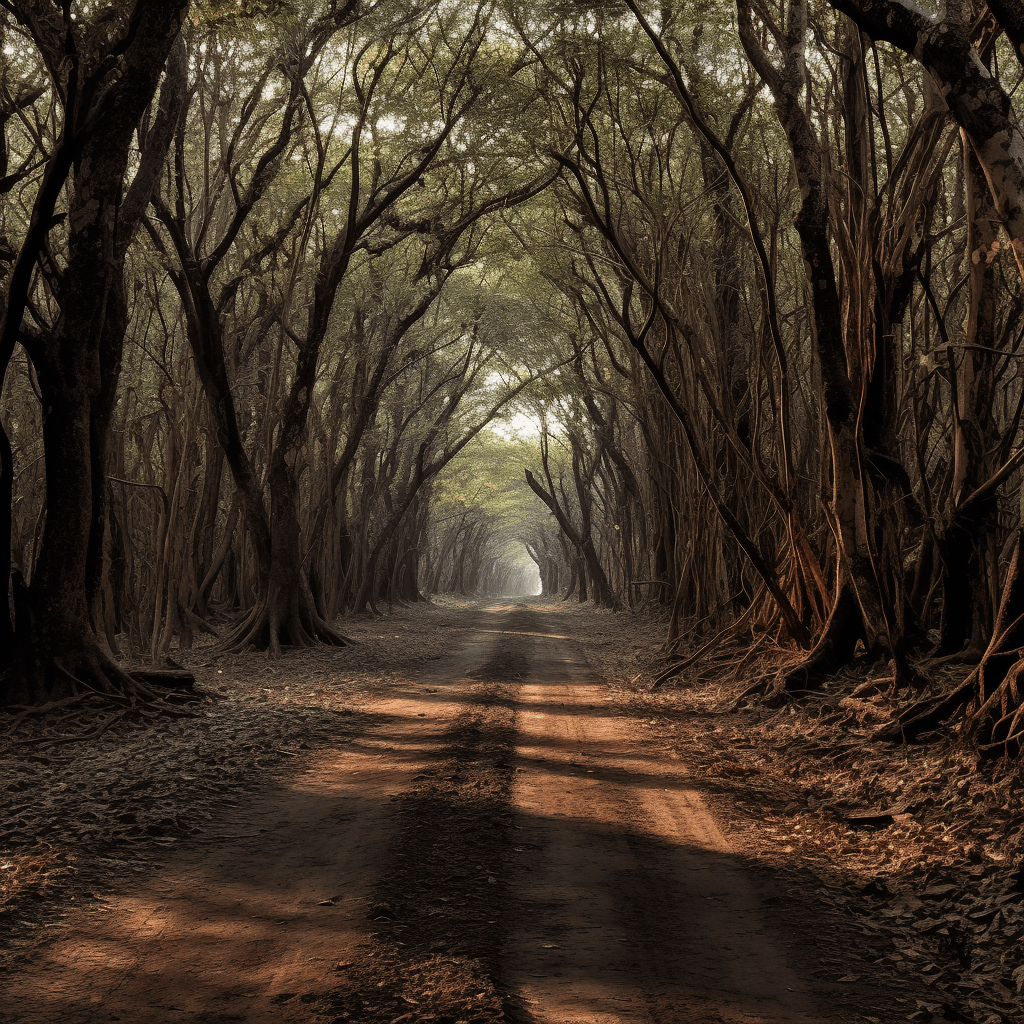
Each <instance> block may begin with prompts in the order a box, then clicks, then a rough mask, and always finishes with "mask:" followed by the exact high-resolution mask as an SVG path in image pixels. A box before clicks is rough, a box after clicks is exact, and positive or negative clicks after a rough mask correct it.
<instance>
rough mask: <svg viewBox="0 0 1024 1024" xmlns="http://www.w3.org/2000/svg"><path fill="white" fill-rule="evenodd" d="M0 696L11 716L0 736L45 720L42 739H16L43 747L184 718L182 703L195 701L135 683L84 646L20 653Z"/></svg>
mask: <svg viewBox="0 0 1024 1024" xmlns="http://www.w3.org/2000/svg"><path fill="white" fill-rule="evenodd" d="M0 694H3V696H4V698H5V699H6V703H5V705H4V706H2V707H0V712H2V713H4V714H9V715H11V716H12V718H11V720H10V722H9V723H8V724H7V725H6V728H4V730H3V731H4V733H5V734H6V735H7V736H11V737H13V736H14V735H15V733H16V732H17V730H18V728H19V727H20V726H22V725H23V724H24V722H25V721H26V720H27V719H29V718H33V717H40V718H44V719H49V721H48V723H47V725H48V733H47V735H45V736H42V737H33V738H30V739H25V740H18V741H17V742H19V743H32V744H44V745H53V744H57V743H73V742H78V741H81V740H90V739H96V738H97V737H99V736H101V735H102V734H103V733H104V732H106V731H107V730H108V729H109V728H110V727H111V726H112V725H114V724H115V723H116V722H118V721H120V720H122V719H124V718H130V719H138V720H143V719H158V718H163V717H168V716H170V717H189V716H191V715H192V714H193V712H191V711H189V710H187V709H186V708H184V707H183V706H182V705H184V704H187V703H193V702H195V701H196V700H198V699H200V698H199V696H198V695H197V694H194V693H183V692H180V691H179V692H168V691H166V690H161V689H160V688H158V687H155V686H152V685H150V684H148V683H147V682H145V681H143V680H140V679H137V678H135V677H134V676H132V675H131V674H130V673H128V672H126V671H125V670H124V669H122V668H121V667H120V666H119V665H117V664H116V663H115V662H114V661H113V660H112V659H111V658H109V657H108V656H107V655H106V654H105V653H103V652H102V651H101V650H100V649H99V648H98V647H96V646H95V645H88V644H84V643H83V644H82V645H80V646H79V647H78V648H77V649H74V650H68V649H66V650H64V651H63V652H61V654H59V655H52V656H50V657H31V656H29V654H28V653H27V652H26V651H25V650H24V649H22V650H21V651H19V653H18V655H16V657H15V660H14V663H13V664H12V665H11V667H10V668H9V669H8V670H7V671H6V672H4V673H3V674H0ZM100 716H103V718H102V720H101V721H99V722H97V719H98V718H100Z"/></svg>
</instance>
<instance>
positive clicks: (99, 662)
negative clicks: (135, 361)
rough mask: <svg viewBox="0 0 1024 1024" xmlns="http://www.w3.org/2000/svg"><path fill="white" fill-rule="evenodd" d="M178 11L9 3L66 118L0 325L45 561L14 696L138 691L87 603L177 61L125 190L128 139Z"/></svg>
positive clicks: (1, 360) (97, 563)
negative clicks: (58, 257) (45, 283)
mask: <svg viewBox="0 0 1024 1024" xmlns="http://www.w3.org/2000/svg"><path fill="white" fill-rule="evenodd" d="M187 9H188V3H187V0H179V2H169V3H167V4H161V5H156V6H154V5H145V4H139V5H137V6H136V7H135V8H134V9H132V10H131V11H130V12H127V13H124V14H115V16H114V17H113V18H107V17H104V16H97V17H96V19H95V20H94V21H93V22H90V23H81V22H73V21H72V20H71V17H70V10H69V8H67V7H64V8H58V7H56V6H55V5H53V4H51V3H49V2H44V0H38V2H26V3H23V4H22V3H14V4H11V5H9V10H10V11H11V12H12V14H13V16H14V18H15V19H16V21H17V23H18V25H19V26H20V27H21V29H22V30H23V31H24V32H25V33H26V35H27V36H28V37H29V38H30V39H31V41H32V43H33V45H34V46H35V47H36V48H37V49H38V52H39V55H40V58H41V60H42V62H43V64H44V65H45V67H46V68H47V71H48V74H49V77H50V82H49V90H50V92H51V95H52V97H53V102H54V103H55V104H57V105H58V107H59V110H60V114H61V116H62V122H61V131H60V135H59V136H58V138H57V139H56V141H55V143H54V146H53V149H52V152H51V153H50V155H49V158H48V160H47V164H46V167H45V170H44V172H43V174H42V177H41V180H40V182H39V186H38V190H37V193H36V198H35V203H34V207H33V210H32V218H31V221H30V223H29V224H28V227H27V230H26V231H25V235H24V237H23V240H22V243H21V247H20V251H19V253H18V256H17V259H16V261H15V264H14V267H13V269H12V271H11V274H10V279H9V282H8V286H7V294H6V302H5V305H4V309H3V321H2V324H0V366H2V367H3V369H4V371H5V372H6V369H7V366H8V364H9V362H10V359H11V355H12V353H13V349H14V345H15V343H16V342H20V343H21V344H22V345H23V346H24V347H25V350H26V352H27V353H28V354H29V357H30V359H31V361H32V364H33V367H34V368H35V372H36V374H37V377H38V382H39V389H40V398H41V402H42V406H43V411H44V412H43V427H42V429H43V442H44V446H45V454H46V469H47V476H46V522H45V527H44V530H43V536H42V543H41V546H40V551H39V557H38V560H37V561H36V564H35V567H34V572H33V575H32V579H31V581H30V583H29V585H28V588H27V592H22V590H21V586H20V584H19V583H16V591H15V607H16V619H15V624H14V628H15V647H14V651H13V659H12V661H11V663H10V664H9V666H8V667H7V669H6V671H5V673H4V677H3V679H4V697H3V699H4V700H5V702H8V703H9V702H13V701H15V700H17V699H22V698H25V699H39V698H40V697H41V696H48V697H51V698H55V699H56V698H60V697H63V696H67V695H69V694H75V693H78V692H81V691H82V690H83V689H94V690H98V691H100V692H104V693H119V692H122V691H124V690H125V689H132V688H133V686H134V684H133V682H132V681H131V680H130V679H129V677H127V676H126V675H125V674H124V673H123V672H122V671H121V670H120V669H119V668H118V667H117V666H116V665H115V664H114V663H113V662H112V661H111V660H110V659H109V658H108V657H107V656H106V655H105V654H104V653H103V652H102V650H101V649H100V647H99V646H98V644H97V642H96V639H95V632H94V626H93V622H92V619H91V608H90V605H91V604H92V602H93V600H94V599H95V597H96V594H97V591H98V587H99V584H100V579H101V575H102V554H101V551H102V548H101V543H102V536H103V529H104V501H105V487H104V481H103V477H104V471H105V459H106V442H107V433H108V429H109V425H110V416H111V412H112V408H113V403H114V400H115V394H116V387H117V381H118V374H119V370H120V363H121V352H122V348H123V343H124V333H125V329H126V325H127V299H126V295H125V288H124V277H123V272H124V260H125V254H126V252H127V248H128V245H129V243H130V241H131V238H132V234H133V232H134V230H135V227H136V225H137V223H138V220H139V217H140V216H141V213H142V210H143V208H144V206H145V203H146V202H147V201H148V197H149V193H150V191H151V190H152V188H153V186H154V184H155V181H156V177H157V175H158V173H159V169H160V167H161V166H162V164H163V157H164V154H165V153H166V149H167V145H168V144H169V141H170V129H171V127H172V126H173V124H174V122H175V121H176V118H177V115H178V110H179V107H178V94H179V90H180V86H181V74H180V63H179V64H176V65H173V66H172V67H171V68H170V70H169V72H168V76H167V78H166V81H165V87H164V91H163V96H162V101H161V111H160V113H159V115H158V117H157V118H156V120H155V121H154V123H153V126H152V129H151V130H150V131H148V132H146V133H145V134H144V136H143V141H142V144H141V145H142V148H141V152H140V155H139V163H138V168H137V170H136V173H135V176H134V177H133V178H132V180H131V183H130V185H128V183H127V173H128V166H129V157H130V155H131V144H132V140H133V138H134V137H135V135H136V132H137V131H138V126H139V123H140V121H141V120H142V118H143V116H144V115H145V113H146V111H147V108H148V107H149V104H150V102H151V100H152V99H153V96H154V94H155V92H156V89H157V85H158V83H159V80H160V76H161V72H162V70H163V68H164V65H165V63H167V60H168V56H169V55H170V54H171V51H172V48H173V46H174V43H175V40H176V39H177V38H178V33H179V30H180V27H181V20H182V18H183V16H184V14H185V12H186V11H187ZM65 186H66V188H67V207H66V210H65V211H64V214H65V216H63V217H61V216H59V215H58V214H57V211H58V208H59V204H60V202H61V196H62V193H64V190H65ZM126 186H127V187H126ZM60 221H63V222H64V225H63V227H62V230H63V231H65V232H66V234H65V236H64V252H65V254H66V256H65V258H64V260H62V261H61V262H60V263H59V264H56V265H55V261H53V260H52V258H51V257H50V251H51V245H52V243H51V242H50V236H51V233H52V232H53V231H54V228H55V226H56V223H57V222H60ZM44 272H45V273H46V274H47V276H48V277H51V278H52V280H51V282H50V284H51V289H52V291H51V293H50V294H51V295H52V300H53V307H51V308H50V309H48V310H46V311H45V312H44V311H43V310H42V309H40V308H39V307H38V306H37V305H36V304H35V303H33V302H32V297H31V296H32V290H33V286H34V281H35V279H36V275H37V274H40V273H44ZM26 313H28V314H29V319H28V321H27V322H26ZM47 313H49V314H50V315H47ZM4 447H5V449H6V450H5V452H4V455H5V462H6V461H7V460H9V458H10V449H9V445H6V444H5V446H4ZM8 556H9V545H8Z"/></svg>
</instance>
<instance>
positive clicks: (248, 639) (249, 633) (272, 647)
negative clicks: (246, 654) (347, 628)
mask: <svg viewBox="0 0 1024 1024" xmlns="http://www.w3.org/2000/svg"><path fill="white" fill-rule="evenodd" d="M283 603H284V605H285V607H284V608H283V609H282V607H281V604H282V602H280V601H279V600H278V595H277V594H276V593H273V594H270V595H268V596H267V597H265V598H264V599H263V600H261V601H259V602H258V603H257V604H256V605H255V606H254V607H253V608H252V610H251V611H250V612H249V613H248V614H247V615H246V616H245V617H244V618H243V619H242V621H241V622H240V623H239V624H238V625H237V626H236V627H235V628H234V629H233V630H232V631H231V632H230V633H229V634H228V636H227V637H226V638H225V639H224V642H223V644H222V645H221V647H222V649H223V650H224V651H226V652H228V653H238V652H240V651H244V650H257V651H267V652H268V653H269V654H270V655H271V656H272V657H275V658H277V657H280V656H281V652H282V650H283V649H284V648H286V647H317V646H319V645H321V644H322V645H325V646H328V647H348V646H350V645H351V644H352V643H353V642H354V641H353V640H351V639H350V638H349V637H347V636H345V635H344V634H342V633H339V632H338V631H337V630H335V629H334V627H333V626H331V625H330V624H329V623H328V622H327V621H326V620H324V619H323V618H322V617H321V616H320V614H319V612H317V610H316V608H315V607H314V605H313V600H312V598H311V597H310V596H309V595H308V594H307V595H304V596H302V597H299V598H297V599H295V600H293V601H288V602H283Z"/></svg>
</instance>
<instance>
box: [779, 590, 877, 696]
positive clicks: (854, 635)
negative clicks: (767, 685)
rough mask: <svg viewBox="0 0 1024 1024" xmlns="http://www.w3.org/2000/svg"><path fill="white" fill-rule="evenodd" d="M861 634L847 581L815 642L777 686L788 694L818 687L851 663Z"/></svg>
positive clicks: (858, 619) (860, 622)
mask: <svg viewBox="0 0 1024 1024" xmlns="http://www.w3.org/2000/svg"><path fill="white" fill-rule="evenodd" d="M863 636H864V629H863V625H862V621H861V611H860V606H859V605H858V604H857V598H856V596H855V594H854V592H853V587H852V586H850V584H849V583H848V582H847V583H844V584H843V585H842V587H840V590H839V594H838V596H837V597H836V600H835V604H833V605H832V611H831V613H830V614H829V617H828V621H827V622H826V623H825V628H824V629H823V630H822V633H821V636H820V637H819V638H818V642H817V643H816V644H815V645H814V647H813V648H812V650H811V653H810V654H808V655H807V657H806V658H805V659H804V660H803V661H802V662H801V663H800V664H799V665H797V666H796V667H795V668H792V669H790V670H789V671H788V672H787V673H786V675H785V676H784V677H783V679H782V680H781V684H780V689H781V690H782V691H783V692H784V693H789V694H799V693H809V692H812V691H814V690H818V689H820V688H821V686H822V684H823V683H824V682H825V680H826V679H828V677H829V676H832V675H834V674H835V673H836V672H838V671H839V669H841V668H843V667H844V666H845V665H848V664H849V663H850V661H851V660H852V659H853V655H854V651H855V650H856V647H857V641H858V640H862V639H863Z"/></svg>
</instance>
